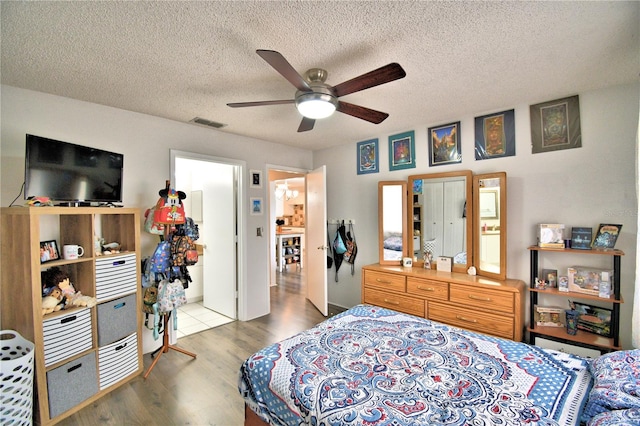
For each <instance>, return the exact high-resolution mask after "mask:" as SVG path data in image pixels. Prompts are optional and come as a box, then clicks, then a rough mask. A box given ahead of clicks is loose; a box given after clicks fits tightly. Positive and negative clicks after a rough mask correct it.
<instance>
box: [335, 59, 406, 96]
mask: <svg viewBox="0 0 640 426" xmlns="http://www.w3.org/2000/svg"><path fill="white" fill-rule="evenodd" d="M406 75H407V73H406V72H405V71H404V69H402V67H401V66H400V64H397V63H395V62H394V63H391V64H389V65H385V66H383V67H380V68H378V69H376V70H373V71H370V72H368V73H366V74H362V75H361V76H359V77H356V78H352V79H351V80H349V81H345V82H344V83H340V84H338V85H337V86H334V88H333V90H334V91H335V93H336V96H337V97H340V96H344V95H348V94H350V93H355V92H359V91H360V90H364V89H369V88H371V87H375V86H379V85H381V84H385V83H389V82H391V81H394V80H398V79H401V78H404V77H405V76H406Z"/></svg>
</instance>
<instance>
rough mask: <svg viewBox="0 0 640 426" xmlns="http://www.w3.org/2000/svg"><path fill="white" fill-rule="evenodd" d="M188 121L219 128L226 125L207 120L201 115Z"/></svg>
mask: <svg viewBox="0 0 640 426" xmlns="http://www.w3.org/2000/svg"><path fill="white" fill-rule="evenodd" d="M190 123H196V124H200V125H203V126H207V127H213V128H214V129H220V128H222V127H225V126H226V124H223V123H217V122H215V121H211V120H207V119H206V118H201V117H195V118H194V119H192V120H191V121H190Z"/></svg>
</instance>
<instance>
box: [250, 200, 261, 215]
mask: <svg viewBox="0 0 640 426" xmlns="http://www.w3.org/2000/svg"><path fill="white" fill-rule="evenodd" d="M251 216H262V198H261V197H251Z"/></svg>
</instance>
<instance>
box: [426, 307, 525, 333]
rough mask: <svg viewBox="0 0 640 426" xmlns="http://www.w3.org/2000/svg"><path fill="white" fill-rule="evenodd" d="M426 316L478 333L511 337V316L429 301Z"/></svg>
mask: <svg viewBox="0 0 640 426" xmlns="http://www.w3.org/2000/svg"><path fill="white" fill-rule="evenodd" d="M427 318H428V319H430V320H433V321H438V322H442V323H446V324H451V325H454V326H456V327H460V328H466V329H468V330H472V331H478V332H480V333H485V334H491V335H493V336H498V337H505V338H507V339H513V328H514V324H513V318H509V317H504V316H501V315H494V314H490V313H487V312H479V311H475V310H473V309H465V308H462V307H459V306H454V305H449V304H444V303H438V302H429V307H428V312H427Z"/></svg>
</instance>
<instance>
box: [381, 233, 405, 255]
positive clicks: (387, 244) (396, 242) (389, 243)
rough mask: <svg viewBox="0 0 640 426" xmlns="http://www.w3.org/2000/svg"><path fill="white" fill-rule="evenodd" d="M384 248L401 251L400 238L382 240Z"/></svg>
mask: <svg viewBox="0 0 640 426" xmlns="http://www.w3.org/2000/svg"><path fill="white" fill-rule="evenodd" d="M384 248H386V249H387V250H398V251H402V236H399V237H389V238H387V239H386V240H384Z"/></svg>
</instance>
